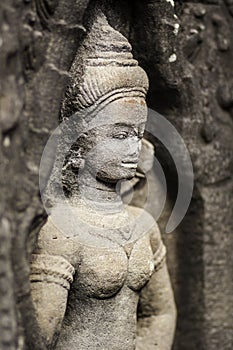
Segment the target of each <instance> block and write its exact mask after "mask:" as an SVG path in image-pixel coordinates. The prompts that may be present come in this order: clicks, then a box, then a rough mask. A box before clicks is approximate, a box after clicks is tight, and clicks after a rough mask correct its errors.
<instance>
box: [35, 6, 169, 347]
mask: <svg viewBox="0 0 233 350" xmlns="http://www.w3.org/2000/svg"><path fill="white" fill-rule="evenodd" d="M80 72H81V73H80ZM71 75H72V78H73V80H72V83H71V84H70V86H69V88H68V89H67V92H66V96H65V98H64V101H63V106H62V113H61V116H62V120H69V118H70V117H71V116H72V115H74V113H75V118H77V121H78V124H79V127H80V128H82V130H83V131H82V133H81V135H80V137H79V138H78V139H77V141H76V142H75V144H74V145H73V146H72V148H71V150H70V153H69V155H68V156H67V157H66V160H65V162H64V167H63V185H64V191H65V193H66V195H67V200H68V201H69V206H70V207H69V210H67V207H66V206H64V205H63V203H62V202H59V200H58V201H57V203H56V204H54V206H53V208H52V209H51V211H52V212H53V211H54V212H57V213H58V216H60V219H61V222H62V224H63V225H65V226H67V227H69V230H70V231H69V232H68V233H67V231H66V232H65V233H64V232H63V231H62V230H61V229H60V230H59V227H57V226H56V225H54V223H53V220H52V219H51V217H52V216H51V217H50V218H49V219H48V222H47V224H46V225H45V226H44V227H43V228H42V230H41V232H40V235H39V240H38V247H37V249H36V251H35V252H34V254H33V257H32V265H31V286H32V287H31V288H32V297H33V301H34V305H35V309H36V312H37V318H38V323H39V325H40V327H41V330H42V332H43V334H44V339H45V340H46V344H47V346H48V348H50V349H57V350H59V349H60V350H65V349H67V350H68V349H70V350H72V349H82V350H85V349H115V350H124V349H125V350H130V349H137V350H140V349H141V350H142V349H144V350H145V349H147V350H152V349H159V350H163V349H164V350H165V349H167V350H168V349H170V348H171V345H172V340H173V334H174V328H175V319H176V312H175V306H174V300H173V293H172V289H171V285H170V280H169V276H168V272H167V267H166V249H165V246H164V245H163V242H162V240H161V236H160V231H159V228H158V226H157V224H156V222H155V221H154V219H153V218H152V217H151V216H150V215H149V214H148V213H147V212H146V211H145V210H143V209H139V208H137V207H133V206H130V205H125V204H124V203H123V202H122V199H121V195H120V191H119V184H120V182H121V181H122V180H130V179H132V178H134V176H135V173H136V171H137V164H138V160H139V152H140V146H141V140H142V137H143V132H144V127H145V123H146V117H147V107H146V102H145V98H146V93H147V89H148V79H147V76H146V73H145V72H144V71H143V70H142V69H141V68H140V67H139V66H138V62H137V61H136V60H135V59H134V58H133V56H132V53H131V46H130V44H129V43H128V41H127V40H126V38H124V37H123V35H121V34H120V33H119V32H117V31H116V30H114V29H113V28H112V27H111V26H110V25H109V23H108V21H107V19H106V17H105V16H104V14H103V13H102V12H101V11H96V13H95V16H94V20H93V21H92V23H90V25H89V28H88V33H87V36H86V38H85V39H84V42H83V44H82V45H81V48H80V50H79V52H78V54H77V58H76V60H75V61H74V63H73V66H72V68H71ZM80 75H81V77H82V78H81V79H80ZM71 212H72V214H71Z"/></svg>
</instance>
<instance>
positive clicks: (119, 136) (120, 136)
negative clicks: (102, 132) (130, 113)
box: [113, 131, 128, 140]
mask: <svg viewBox="0 0 233 350" xmlns="http://www.w3.org/2000/svg"><path fill="white" fill-rule="evenodd" d="M127 137H128V133H127V132H125V131H123V132H119V133H118V134H115V135H114V136H113V138H114V139H118V140H124V139H126V138H127Z"/></svg>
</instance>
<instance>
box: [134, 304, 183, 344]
mask: <svg viewBox="0 0 233 350" xmlns="http://www.w3.org/2000/svg"><path fill="white" fill-rule="evenodd" d="M175 323H176V309H175V307H174V310H170V313H169V314H163V315H156V316H149V317H145V318H142V319H139V320H138V334H137V344H136V350H170V349H171V347H172V343H173V337H174V332H175Z"/></svg>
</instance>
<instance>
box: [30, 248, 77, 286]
mask: <svg viewBox="0 0 233 350" xmlns="http://www.w3.org/2000/svg"><path fill="white" fill-rule="evenodd" d="M74 272H75V270H74V268H73V266H72V265H71V264H70V263H69V262H68V261H67V260H66V259H65V258H63V257H62V256H56V255H47V254H33V255H32V261H31V275H30V281H31V282H47V283H56V284H59V285H61V286H62V287H64V288H66V289H69V288H70V283H72V282H73V275H74Z"/></svg>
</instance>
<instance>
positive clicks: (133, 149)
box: [128, 137, 140, 157]
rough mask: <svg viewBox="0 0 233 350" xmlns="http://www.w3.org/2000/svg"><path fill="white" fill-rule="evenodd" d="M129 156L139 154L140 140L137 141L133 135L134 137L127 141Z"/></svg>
mask: <svg viewBox="0 0 233 350" xmlns="http://www.w3.org/2000/svg"><path fill="white" fill-rule="evenodd" d="M128 145H129V152H128V154H129V156H130V157H138V155H139V152H140V141H138V138H137V137H135V138H132V139H131V140H130V141H129V144H128Z"/></svg>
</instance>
